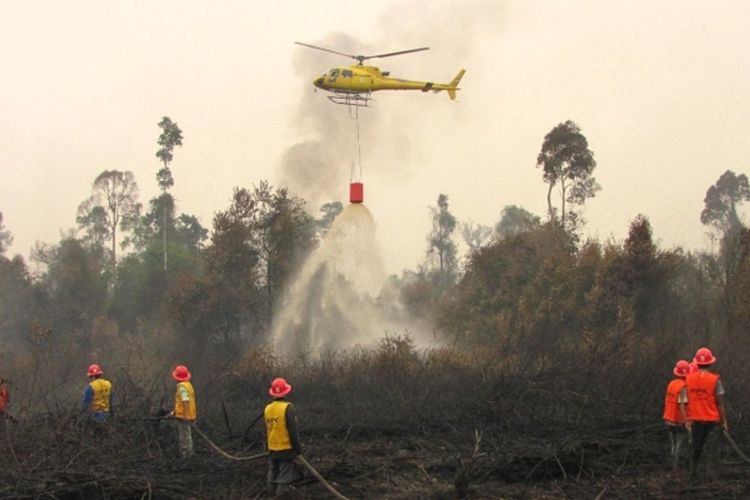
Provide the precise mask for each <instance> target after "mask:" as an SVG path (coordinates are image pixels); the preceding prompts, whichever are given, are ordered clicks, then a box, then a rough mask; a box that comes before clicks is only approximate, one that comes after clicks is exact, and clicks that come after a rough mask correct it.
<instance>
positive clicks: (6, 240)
mask: <svg viewBox="0 0 750 500" xmlns="http://www.w3.org/2000/svg"><path fill="white" fill-rule="evenodd" d="M12 243H13V235H12V234H11V233H10V231H8V230H7V229H5V225H4V224H3V213H2V212H0V255H3V254H5V252H6V251H7V250H8V247H9V246H10V245H11V244H12Z"/></svg>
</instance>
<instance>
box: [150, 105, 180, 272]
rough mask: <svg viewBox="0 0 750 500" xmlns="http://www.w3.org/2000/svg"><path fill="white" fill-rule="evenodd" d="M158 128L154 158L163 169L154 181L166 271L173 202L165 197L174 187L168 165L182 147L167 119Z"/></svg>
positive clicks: (164, 118) (177, 130)
mask: <svg viewBox="0 0 750 500" xmlns="http://www.w3.org/2000/svg"><path fill="white" fill-rule="evenodd" d="M158 125H159V128H160V129H161V130H162V132H161V134H160V135H159V139H158V141H157V143H158V144H159V146H161V147H160V148H159V150H158V151H157V152H156V157H157V158H159V159H160V160H161V161H162V163H163V164H164V167H163V168H161V169H160V170H159V171H158V172H157V173H156V181H157V182H158V183H159V188H160V189H161V192H162V198H164V200H163V202H162V218H163V221H162V222H163V223H162V228H163V229H162V250H163V253H164V270H165V271H166V270H167V215H168V212H169V208H170V207H172V206H173V205H174V202H172V203H169V202H168V201H167V199H166V198H167V197H169V198H170V199H171V198H172V195H171V194H170V193H169V190H170V189H171V188H172V186H174V177H173V176H172V171H171V170H170V169H169V164H170V163H171V162H172V160H173V159H174V155H173V151H174V148H175V147H176V146H182V130H180V127H178V126H177V124H176V123H174V122H173V121H172V120H171V119H170V118H169V117H167V116H165V117H163V118H162V119H161V121H160V122H159V124H158Z"/></svg>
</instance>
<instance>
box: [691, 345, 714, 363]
mask: <svg viewBox="0 0 750 500" xmlns="http://www.w3.org/2000/svg"><path fill="white" fill-rule="evenodd" d="M693 361H695V362H696V364H697V365H698V366H708V365H712V364H714V363H715V362H716V358H715V357H714V355H713V354H712V353H711V349H709V348H708V347H701V348H700V349H698V351H697V352H696V353H695V357H694V358H693Z"/></svg>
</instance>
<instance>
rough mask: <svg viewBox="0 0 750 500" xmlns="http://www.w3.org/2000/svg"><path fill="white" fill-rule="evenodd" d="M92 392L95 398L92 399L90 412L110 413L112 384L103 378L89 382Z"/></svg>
mask: <svg viewBox="0 0 750 500" xmlns="http://www.w3.org/2000/svg"><path fill="white" fill-rule="evenodd" d="M89 385H90V386H91V390H92V391H93V392H94V396H93V397H92V398H91V405H90V406H89V410H91V411H92V412H93V411H109V400H110V395H111V394H112V383H111V382H110V381H109V380H104V379H103V378H97V379H94V380H92V381H91V382H89Z"/></svg>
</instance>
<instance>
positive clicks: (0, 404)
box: [0, 378, 11, 430]
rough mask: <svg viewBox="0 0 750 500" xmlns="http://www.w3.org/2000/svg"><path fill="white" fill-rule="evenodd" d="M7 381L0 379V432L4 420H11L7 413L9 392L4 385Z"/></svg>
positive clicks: (2, 428)
mask: <svg viewBox="0 0 750 500" xmlns="http://www.w3.org/2000/svg"><path fill="white" fill-rule="evenodd" d="M7 382H8V381H7V380H5V379H4V378H0V430H4V429H5V420H6V419H9V418H11V416H10V414H9V413H8V405H9V404H10V391H9V390H8V386H7V385H6V383H7Z"/></svg>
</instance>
